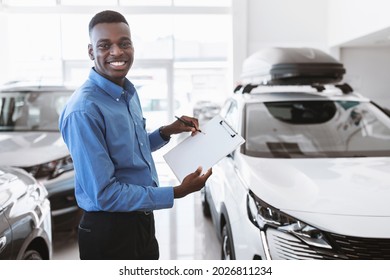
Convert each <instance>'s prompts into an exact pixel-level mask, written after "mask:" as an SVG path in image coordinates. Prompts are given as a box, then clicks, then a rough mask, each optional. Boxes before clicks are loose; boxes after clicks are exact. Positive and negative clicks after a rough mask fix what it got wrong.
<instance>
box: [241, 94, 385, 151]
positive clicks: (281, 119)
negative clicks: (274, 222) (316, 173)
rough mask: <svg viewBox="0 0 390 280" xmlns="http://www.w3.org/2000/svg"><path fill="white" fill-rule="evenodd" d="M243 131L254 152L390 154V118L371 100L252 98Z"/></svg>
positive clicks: (248, 148) (247, 144) (247, 108)
mask: <svg viewBox="0 0 390 280" xmlns="http://www.w3.org/2000/svg"><path fill="white" fill-rule="evenodd" d="M244 134H245V139H246V143H245V144H244V153H245V154H247V155H250V156H255V157H275V158H305V157H365V156H390V118H389V116H387V115H386V114H385V113H383V112H382V111H381V110H380V109H379V108H378V107H377V106H375V105H374V104H372V103H370V102H359V101H344V100H343V101H330V100H326V101H325V100H323V101H283V102H265V103H253V104H248V105H247V107H246V124H245V133H244Z"/></svg>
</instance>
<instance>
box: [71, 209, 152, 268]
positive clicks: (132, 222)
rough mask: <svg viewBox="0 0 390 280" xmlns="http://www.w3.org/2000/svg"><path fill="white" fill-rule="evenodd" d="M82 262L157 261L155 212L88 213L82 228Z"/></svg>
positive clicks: (80, 227)
mask: <svg viewBox="0 0 390 280" xmlns="http://www.w3.org/2000/svg"><path fill="white" fill-rule="evenodd" d="M78 241H79V251H80V259H82V260H157V259H158V258H159V248H158V242H157V239H156V237H155V227H154V216H153V212H149V213H145V212H142V211H136V212H84V214H83V217H82V219H81V221H80V224H79V233H78Z"/></svg>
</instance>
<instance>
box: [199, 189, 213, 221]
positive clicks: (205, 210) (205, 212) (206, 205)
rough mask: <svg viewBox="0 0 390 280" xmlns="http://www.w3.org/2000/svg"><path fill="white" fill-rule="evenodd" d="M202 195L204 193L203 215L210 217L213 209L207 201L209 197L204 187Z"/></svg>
mask: <svg viewBox="0 0 390 280" xmlns="http://www.w3.org/2000/svg"><path fill="white" fill-rule="evenodd" d="M201 195H202V211H203V216H205V217H206V218H210V217H211V211H210V204H209V202H208V201H207V197H206V190H204V189H203V190H202V192H201Z"/></svg>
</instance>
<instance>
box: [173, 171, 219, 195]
mask: <svg viewBox="0 0 390 280" xmlns="http://www.w3.org/2000/svg"><path fill="white" fill-rule="evenodd" d="M212 173H213V172H212V169H211V168H210V169H209V170H207V172H206V173H205V174H203V175H202V168H201V167H198V169H196V171H195V172H193V173H191V174H188V175H187V176H186V177H185V178H184V179H183V182H182V183H181V185H179V186H176V187H174V188H173V193H174V198H181V197H185V196H186V195H188V194H190V193H193V192H196V191H199V190H201V189H202V188H203V187H204V185H205V183H206V181H207V179H208V178H209V177H210V176H211V174H212Z"/></svg>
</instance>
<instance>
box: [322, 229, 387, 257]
mask: <svg viewBox="0 0 390 280" xmlns="http://www.w3.org/2000/svg"><path fill="white" fill-rule="evenodd" d="M329 237H330V240H331V241H332V243H333V244H335V247H336V248H337V249H338V250H339V251H340V252H341V253H342V254H343V255H345V256H346V257H347V258H348V259H355V260H390V239H381V238H362V237H351V236H345V235H338V234H329Z"/></svg>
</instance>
